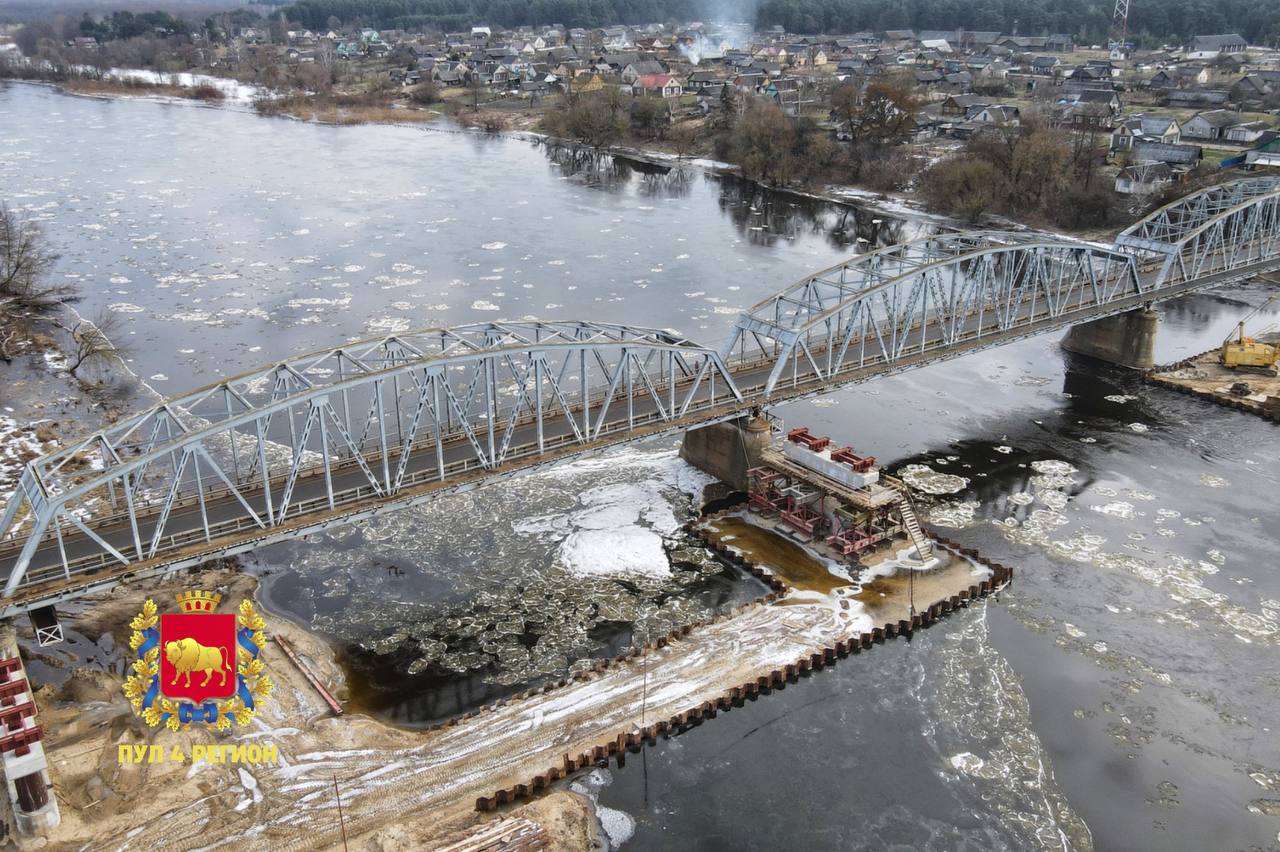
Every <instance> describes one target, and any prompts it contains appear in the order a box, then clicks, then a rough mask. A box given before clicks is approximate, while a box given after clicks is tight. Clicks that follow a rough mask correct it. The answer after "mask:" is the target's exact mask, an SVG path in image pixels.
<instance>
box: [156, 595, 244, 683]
mask: <svg viewBox="0 0 1280 852" xmlns="http://www.w3.org/2000/svg"><path fill="white" fill-rule="evenodd" d="M160 692H161V693H162V694H163V695H165V696H166V697H168V698H185V699H187V700H188V701H192V702H195V703H196V704H200V703H203V702H205V701H208V700H210V699H217V698H230V697H231V696H232V695H235V692H236V617H235V615H233V614H231V613H226V614H223V615H214V614H212V613H209V614H205V613H172V614H166V615H162V616H160Z"/></svg>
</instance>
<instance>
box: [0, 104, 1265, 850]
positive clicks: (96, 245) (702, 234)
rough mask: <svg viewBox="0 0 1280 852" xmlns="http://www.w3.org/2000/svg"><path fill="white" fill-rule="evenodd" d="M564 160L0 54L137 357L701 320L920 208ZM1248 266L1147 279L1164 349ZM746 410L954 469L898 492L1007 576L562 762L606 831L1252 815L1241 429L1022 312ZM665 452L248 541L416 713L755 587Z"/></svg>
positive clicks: (1156, 837) (29, 202) (1096, 836)
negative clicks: (604, 751)
mask: <svg viewBox="0 0 1280 852" xmlns="http://www.w3.org/2000/svg"><path fill="white" fill-rule="evenodd" d="M572 171H573V170H572V169H571V168H566V167H564V166H562V165H559V164H555V163H551V162H549V161H548V159H547V157H546V156H545V155H544V152H542V151H541V150H540V149H538V148H536V147H534V146H531V145H528V144H526V143H522V142H513V141H504V140H494V139H481V138H476V137H471V136H466V135H453V134H438V133H431V132H426V131H423V130H420V129H410V128H389V127H362V128H324V127H316V126H312V125H304V124H297V123H292V122H286V121H274V120H264V119H260V118H257V117H255V116H253V115H250V114H247V113H242V112H236V111H233V110H229V109H203V108H199V107H195V106H191V105H185V104H183V105H164V104H157V103H152V102H125V101H96V100H88V99H80V98H69V97H63V96H59V95H56V94H54V93H52V92H50V91H48V90H45V89H42V88H37V87H30V86H9V87H6V88H2V89H0V195H2V196H3V197H4V199H5V200H6V201H7V202H8V203H10V204H12V205H15V206H20V207H23V208H25V209H27V210H28V211H30V212H31V213H33V214H34V215H38V216H40V217H41V218H43V219H44V220H45V221H46V227H47V229H48V233H49V235H50V236H51V237H52V238H53V240H54V241H55V242H56V243H57V244H58V246H59V248H60V250H61V251H62V253H63V260H62V262H61V264H60V266H59V270H60V271H61V272H62V273H63V274H66V275H69V276H73V277H75V278H76V279H77V280H80V281H81V282H83V283H84V285H85V287H86V299H85V302H84V304H83V305H82V306H81V310H82V311H85V312H92V311H93V310H95V309H97V308H99V307H101V308H107V309H111V310H114V311H116V312H117V313H118V314H119V315H120V316H121V317H122V319H124V320H125V321H126V323H127V325H126V332H127V333H128V334H129V336H130V338H131V339H132V340H134V341H136V345H135V352H134V356H133V363H132V367H133V369H134V370H135V371H136V372H137V373H138V374H139V376H141V377H142V378H143V379H144V380H146V381H147V382H148V384H150V385H151V386H152V387H154V388H155V389H156V390H157V391H158V392H160V393H171V392H177V391H180V390H183V389H186V388H188V387H190V386H193V385H196V384H202V383H205V382H208V381H211V380H213V379H215V378H216V377H217V376H219V375H226V374H230V373H233V372H235V371H238V370H241V369H245V368H249V367H251V366H255V365H257V364H259V363H262V362H266V361H269V360H271V359H275V358H279V357H283V356H285V355H288V354H290V353H295V352H300V351H306V350H310V349H313V348H318V347H320V346H324V345H329V344H331V343H332V342H334V341H336V340H339V339H343V338H346V337H354V336H363V335H371V334H378V333H383V332H385V331H388V330H392V329H399V328H404V327H420V326H428V325H442V324H453V323H459V322H465V321H475V320H486V319H496V318H503V317H505V318H518V317H522V316H526V315H537V316H541V317H547V318H556V317H585V318H593V319H601V320H624V321H629V322H635V323H646V324H652V325H657V326H670V327H675V328H678V329H680V330H681V331H684V332H685V333H687V334H689V335H691V336H693V337H695V338H702V339H705V340H707V341H711V342H714V341H718V340H719V339H720V338H721V337H722V336H723V335H724V334H725V333H726V331H727V329H728V326H729V324H730V323H731V321H732V317H733V314H734V313H736V311H737V310H738V309H739V308H741V307H745V306H747V305H749V304H751V303H752V302H754V301H756V300H757V299H759V298H762V297H763V296H765V295H767V294H768V293H769V292H771V291H772V290H774V289H776V288H778V287H779V286H781V285H783V284H785V283H788V282H790V281H792V280H794V279H796V278H799V277H801V276H802V275H803V274H805V273H806V272H808V271H811V270H814V269H817V268H820V267H822V266H825V265H828V264H830V263H832V262H834V261H835V260H837V259H839V258H840V257H842V256H844V255H847V254H849V253H851V252H852V251H854V250H855V246H854V244H853V243H854V241H855V240H857V239H859V238H861V239H862V240H865V241H866V242H864V243H859V244H857V248H861V247H863V246H867V245H870V244H872V243H885V242H893V241H896V240H899V239H904V238H908V237H910V236H913V235H915V234H917V233H920V232H921V230H922V229H924V228H927V227H932V225H929V224H927V223H921V222H918V221H907V222H903V221H901V220H898V219H895V218H894V217H892V216H889V215H886V214H884V213H877V212H874V211H858V210H851V209H849V208H840V207H834V206H831V205H826V204H821V203H815V202H808V201H802V200H798V199H796V198H793V197H790V196H784V195H775V194H771V193H764V192H760V191H758V190H756V189H754V188H752V187H750V186H746V185H743V184H740V183H738V182H736V181H729V180H721V179H716V178H710V177H707V176H704V175H702V174H701V173H698V172H692V171H689V172H683V173H671V172H668V173H662V170H654V169H650V168H644V169H636V168H630V167H627V166H625V165H617V166H611V167H609V168H607V169H605V170H604V171H592V172H591V173H590V175H589V176H584V175H582V174H571V173H570V172H572ZM1266 291H1267V286H1266V285H1258V286H1254V287H1251V288H1245V289H1244V290H1242V291H1236V292H1232V293H1226V294H1212V295H1200V296H1194V297H1190V298H1187V299H1184V300H1181V301H1179V302H1177V303H1173V304H1170V305H1165V306H1164V307H1163V309H1162V310H1163V313H1164V322H1163V324H1162V327H1161V330H1160V343H1159V350H1160V351H1159V355H1160V358H1161V360H1165V361H1168V360H1174V359H1176V358H1178V357H1181V356H1183V355H1186V354H1190V353H1193V352H1198V351H1201V350H1204V349H1207V348H1209V347H1211V346H1213V345H1215V344H1216V343H1218V342H1219V341H1220V340H1221V339H1222V337H1223V336H1225V335H1226V334H1227V332H1228V331H1229V329H1230V326H1231V325H1232V323H1234V322H1235V321H1236V320H1237V319H1238V318H1239V317H1240V316H1241V315H1242V314H1244V313H1246V312H1247V311H1248V310H1249V307H1248V306H1249V305H1250V304H1256V303H1259V302H1261V301H1262V300H1263V299H1264V298H1265V293H1266ZM1271 318H1272V319H1274V318H1275V317H1274V315H1272V317H1271ZM779 413H780V414H781V415H782V416H783V417H784V418H785V419H786V420H787V421H788V422H790V423H794V424H808V425H810V426H812V427H815V428H816V429H817V430H821V431H826V432H830V433H831V434H833V435H834V436H836V437H837V438H838V439H840V440H843V441H849V442H852V443H854V444H855V445H856V446H858V447H860V448H862V449H864V450H866V451H868V452H871V453H874V454H875V455H877V456H878V457H879V458H880V459H881V460H882V461H892V464H891V465H890V466H891V467H899V466H901V465H903V464H907V463H914V464H924V465H928V466H929V467H930V468H932V469H933V470H935V471H939V472H943V473H948V474H953V475H958V476H961V477H964V478H965V479H967V480H968V484H967V485H966V486H965V488H964V489H963V490H961V491H960V492H958V493H956V494H954V495H949V496H942V497H938V498H936V499H935V500H934V505H933V507H932V509H931V512H932V515H933V520H934V521H935V523H940V524H943V525H950V526H952V527H953V530H952V536H953V537H954V538H957V539H960V540H961V541H964V542H966V543H969V544H973V545H975V546H978V547H979V548H981V549H982V550H983V551H984V552H985V553H987V554H988V555H990V556H991V557H993V558H995V559H998V560H1000V561H1005V562H1008V563H1011V564H1013V565H1015V566H1016V567H1017V570H1018V574H1017V579H1016V582H1015V585H1014V586H1013V588H1012V589H1010V590H1009V591H1007V592H1006V593H1004V594H1002V595H1001V596H1000V598H999V600H998V601H992V602H990V603H988V604H986V605H983V606H977V607H974V608H971V609H969V610H967V611H965V612H963V613H960V614H958V615H957V616H955V617H953V618H952V619H950V620H949V621H948V622H946V623H945V624H943V625H941V626H939V627H936V628H934V629H932V630H930V631H927V632H926V633H924V634H923V635H920V636H918V637H916V638H915V639H914V640H913V641H911V642H905V641H899V642H896V643H891V644H889V645H886V646H884V647H881V648H877V649H876V650H875V651H874V652H873V653H871V654H866V655H862V656H858V657H853V658H850V659H848V660H846V661H843V662H842V663H840V665H838V666H836V667H835V668H834V669H828V670H825V671H823V672H821V673H819V674H817V675H815V676H814V677H811V678H809V679H807V680H806V681H804V682H802V683H800V684H798V685H794V686H790V687H788V688H787V689H785V690H783V691H781V692H779V693H776V694H774V695H773V696H770V697H768V698H766V699H764V700H761V701H759V702H756V703H754V704H751V705H748V706H747V707H746V708H743V709H740V710H734V711H733V712H731V713H728V714H723V715H722V716H721V717H719V718H718V719H717V720H715V721H714V722H712V723H710V724H705V725H703V726H701V727H699V728H697V729H695V730H693V731H691V732H689V733H687V734H685V735H683V736H680V737H678V738H676V739H674V740H671V741H669V742H664V743H663V744H662V745H660V746H659V747H658V748H656V749H651V750H648V751H646V753H645V756H644V759H643V760H640V759H638V758H632V759H629V760H628V763H627V766H626V768H625V769H623V770H621V771H619V770H611V771H610V772H608V773H598V774H595V775H593V776H592V777H591V778H590V779H589V783H588V786H589V787H590V789H591V790H592V791H594V792H595V793H596V794H597V795H598V797H599V800H600V802H601V804H602V805H604V806H605V808H606V810H604V814H605V821H606V825H607V827H609V828H610V831H611V834H613V836H615V837H617V838H621V837H623V836H625V835H627V834H630V835H631V836H630V838H629V840H628V841H627V845H626V848H636V849H670V848H703V849H718V848H787V849H854V848H869V849H883V848H901V849H908V848H912V849H940V850H941V849H965V848H969V849H989V848H1005V849H1037V848H1039V849H1061V848H1091V847H1093V848H1098V849H1117V850H1128V849H1156V848H1160V849H1187V850H1202V849H1273V848H1277V847H1278V846H1280V841H1278V840H1277V833H1278V832H1280V741H1278V739H1277V736H1276V729H1277V726H1278V725H1280V711H1278V710H1277V707H1278V706H1280V703H1278V702H1277V699H1278V698H1280V664H1278V662H1277V661H1278V659H1280V657H1278V655H1277V645H1278V644H1280V578H1277V573H1276V557H1275V553H1276V545H1277V540H1278V539H1280V533H1278V532H1277V524H1278V522H1280V516H1278V514H1277V512H1276V510H1275V495H1276V493H1277V485H1278V484H1280V482H1278V480H1280V474H1278V473H1277V461H1278V458H1277V457H1278V455H1280V453H1278V452H1277V446H1278V444H1277V441H1276V435H1277V432H1276V427H1274V426H1272V425H1270V424H1267V423H1264V422H1263V421H1261V420H1258V419H1255V418H1251V417H1247V416H1244V415H1241V414H1239V413H1236V412H1231V411H1227V410H1225V409H1220V408H1216V407H1213V406H1208V405H1205V404H1202V403H1199V402H1196V401H1194V400H1190V399H1187V398H1185V397H1182V396H1177V395H1173V394H1170V393H1166V392H1163V391H1158V390H1155V389H1152V388H1148V387H1146V386H1143V385H1142V384H1140V383H1139V382H1138V381H1137V379H1136V377H1134V376H1132V375H1130V374H1127V373H1124V372H1121V371H1114V370H1111V369H1109V368H1106V367H1103V366H1100V365H1096V364H1091V363H1087V362H1084V361H1081V360H1076V359H1069V358H1067V357H1065V356H1064V355H1063V354H1062V353H1061V352H1060V350H1058V348H1057V347H1056V342H1055V341H1054V340H1050V339H1036V340H1032V341H1026V342H1023V343H1020V344H1015V345H1012V346H1008V347H1004V348H1002V349H999V350H995V351H992V352H988V353H983V354H978V355H974V356H970V357H967V358H965V359H962V360H960V361H956V362H953V363H950V364H945V365H940V366H935V367H930V368H927V369H926V370H923V371H919V372H915V373H911V374H907V375H904V376H899V377H895V378H891V379H886V380H883V381H880V382H877V383H875V384H872V385H868V386H864V387H860V388H852V389H849V390H847V391H845V392H841V393H838V394H833V395H832V396H830V397H828V398H826V399H823V400H818V401H814V402H808V403H802V404H797V405H794V406H790V407H788V408H787V409H784V410H781V411H780V412H779ZM673 448H674V443H671V442H663V443H660V444H658V445H647V446H642V447H637V448H633V449H631V450H628V451H626V452H623V453H619V454H616V455H614V456H609V457H604V458H602V459H598V460H588V461H585V462H580V463H577V464H574V465H570V466H568V467H566V468H564V469H561V470H558V471H556V472H554V473H552V474H549V475H546V476H539V477H530V478H527V479H524V480H520V481H518V482H516V483H513V484H507V485H504V486H501V487H500V488H494V489H482V490H480V491H477V492H473V493H471V494H468V495H462V496H460V497H457V498H454V499H451V500H449V501H443V502H440V503H437V504H433V505H431V506H428V507H423V508H421V509H415V510H410V511H405V512H402V513H400V514H398V515H396V516H394V517H393V518H388V519H384V520H382V521H379V522H377V523H375V524H368V525H363V526H361V527H358V528H352V529H348V530H338V531H335V532H333V533H331V534H327V535H325V536H317V537H314V539H313V540H309V541H301V542H295V543H291V544H289V545H282V546H278V547H273V548H268V549H266V550H264V551H262V552H261V553H259V554H258V555H257V559H256V567H257V570H260V571H262V572H263V573H264V574H266V575H267V576H266V583H265V588H264V591H265V594H266V595H267V596H268V599H269V603H270V604H271V605H273V606H274V607H275V608H277V609H280V610H283V611H286V612H288V613H289V614H290V615H291V616H292V617H294V618H297V619H299V620H300V621H303V622H305V623H309V624H311V625H312V626H314V627H316V628H317V629H320V630H322V631H324V632H325V633H326V634H328V635H330V636H331V637H333V638H334V639H335V641H337V642H338V643H339V644H340V645H341V646H343V647H345V648H347V649H348V652H349V654H350V659H351V661H352V663H353V665H354V666H355V672H356V677H357V683H359V684H360V685H361V695H362V696H363V700H364V701H365V704H366V706H367V707H369V708H370V709H371V710H372V711H374V712H377V713H380V714H382V715H384V716H386V717H388V718H393V719H396V720H398V721H402V722H407V723H422V722H425V721H429V720H431V719H432V718H437V717H439V716H440V715H447V714H449V713H451V712H454V711H455V710H456V709H458V708H460V707H465V706H468V705H470V704H472V703H475V702H477V701H480V700H484V699H485V698H486V697H491V696H493V695H495V694H500V693H501V692H503V691H504V690H506V691H512V690H514V689H516V688H518V684H519V683H523V682H527V681H528V680H530V679H534V680H536V679H537V678H538V677H543V676H546V675H547V674H548V673H555V672H558V671H563V670H564V669H565V668H566V667H568V666H570V665H573V664H574V663H575V661H579V660H582V659H584V658H587V657H590V656H591V655H594V654H600V653H611V652H612V651H613V650H614V649H616V648H618V647H620V646H621V645H624V644H625V643H626V642H627V641H629V636H630V633H631V631H632V630H633V629H634V626H636V625H639V626H640V629H659V628H661V627H664V626H669V625H672V624H675V623H679V622H680V621H683V620H688V619H692V618H696V617H699V616H701V615H704V614H706V613H707V612H709V611H710V610H711V609H713V608H715V607H719V606H724V605H728V604H731V603H732V602H733V601H735V600H740V599H742V598H743V597H746V596H749V595H751V594H753V593H754V589H753V587H751V586H750V585H749V584H748V582H747V581H746V580H744V579H742V578H738V577H734V576H730V575H726V574H724V573H722V572H720V571H719V570H718V569H717V567H716V566H715V565H713V564H709V563H707V562H706V561H705V559H703V558H702V557H701V556H700V555H699V554H697V553H696V552H690V551H689V550H687V549H685V548H684V545H685V544H686V543H685V542H682V541H680V539H679V536H678V535H676V534H675V529H676V527H677V526H678V523H679V521H680V520H681V519H682V518H683V517H684V516H685V515H686V513H687V512H688V511H689V508H690V507H689V498H688V497H687V493H688V492H689V491H691V490H693V489H695V488H696V487H697V486H698V485H700V483H701V481H702V480H701V478H700V477H698V476H697V475H696V474H694V473H693V472H691V471H690V470H689V469H688V468H687V467H685V466H684V465H682V464H681V463H680V462H679V461H678V460H677V459H675V458H674V456H673ZM671 551H675V553H674V554H672V553H671ZM619 564H625V565H626V566H627V570H626V571H625V572H622V573H619V572H618V571H617V570H616V569H617V566H618V565H619ZM415 663H416V664H417V669H416V671H415V673H414V674H413V675H412V676H411V675H409V674H408V672H409V671H410V670H412V669H413V668H414V666H415ZM392 687H395V688H392Z"/></svg>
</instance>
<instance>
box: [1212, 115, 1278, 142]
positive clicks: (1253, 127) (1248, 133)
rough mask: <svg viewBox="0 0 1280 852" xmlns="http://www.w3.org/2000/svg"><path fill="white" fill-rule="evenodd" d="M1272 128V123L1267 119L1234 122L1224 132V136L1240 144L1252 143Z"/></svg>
mask: <svg viewBox="0 0 1280 852" xmlns="http://www.w3.org/2000/svg"><path fill="white" fill-rule="evenodd" d="M1270 129H1271V125H1269V124H1267V123H1266V122H1265V121H1249V122H1246V123H1244V124H1234V125H1232V126H1231V127H1228V128H1227V129H1226V130H1225V131H1224V132H1223V134H1222V138H1223V139H1225V140H1227V141H1228V142H1235V143H1237V144H1239V145H1252V144H1253V143H1254V142H1257V141H1258V140H1259V139H1261V138H1262V134H1264V133H1266V132H1267V131H1269V130H1270Z"/></svg>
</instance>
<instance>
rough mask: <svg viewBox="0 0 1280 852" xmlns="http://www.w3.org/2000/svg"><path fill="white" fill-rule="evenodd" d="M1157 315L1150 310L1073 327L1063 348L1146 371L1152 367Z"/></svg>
mask: <svg viewBox="0 0 1280 852" xmlns="http://www.w3.org/2000/svg"><path fill="white" fill-rule="evenodd" d="M1159 322H1160V315H1159V314H1157V313H1156V312H1155V311H1153V310H1151V309H1149V308H1140V309H1138V310H1134V311H1129V312H1128V313H1126V314H1117V315H1115V316H1111V317H1103V318H1102V319H1097V320H1094V321H1093V322H1086V323H1081V324H1080V325H1073V326H1072V327H1071V329H1070V330H1069V331H1068V332H1067V336H1066V337H1064V338H1063V339H1062V348H1063V349H1065V350H1067V351H1068V352H1074V353H1076V354H1077V355H1087V356H1089V357H1090V358H1097V359H1099V360H1101V361H1108V362H1110V363H1112V364H1119V365H1120V366H1122V367H1131V368H1133V369H1135V370H1146V369H1150V368H1151V367H1154V366H1155V363H1156V360H1155V357H1156V327H1157V325H1158V324H1159Z"/></svg>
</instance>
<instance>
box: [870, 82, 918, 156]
mask: <svg viewBox="0 0 1280 852" xmlns="http://www.w3.org/2000/svg"><path fill="white" fill-rule="evenodd" d="M919 108H920V102H919V101H917V100H916V96H915V95H913V94H912V93H911V90H910V89H908V88H906V87H904V86H899V85H897V84H895V83H892V82H888V81H881V80H877V81H876V82H874V83H871V84H870V85H868V86H867V91H866V93H865V94H864V95H863V96H862V105H861V107H860V108H859V109H858V114H857V136H858V138H859V139H861V140H863V141H865V142H870V143H872V144H875V145H888V144H895V143H898V142H904V141H906V139H907V137H908V136H909V135H910V133H911V129H912V128H913V127H915V116H916V111H917V110H919Z"/></svg>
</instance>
